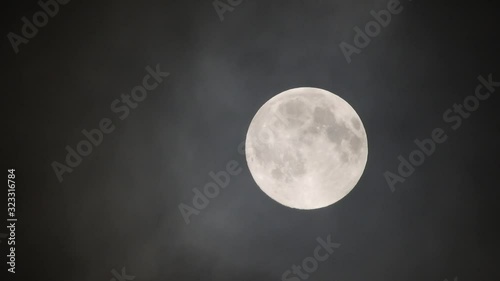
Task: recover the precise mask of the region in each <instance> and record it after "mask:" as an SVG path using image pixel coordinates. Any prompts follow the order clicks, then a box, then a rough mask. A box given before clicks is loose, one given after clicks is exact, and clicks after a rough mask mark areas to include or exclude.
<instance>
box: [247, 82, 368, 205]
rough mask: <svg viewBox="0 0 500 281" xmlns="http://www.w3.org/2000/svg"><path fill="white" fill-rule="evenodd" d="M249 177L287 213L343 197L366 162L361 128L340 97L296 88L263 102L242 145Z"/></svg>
mask: <svg viewBox="0 0 500 281" xmlns="http://www.w3.org/2000/svg"><path fill="white" fill-rule="evenodd" d="M245 156H246V160H247V163H248V167H249V169H250V173H251V174H252V177H253V178H254V180H255V182H256V183H257V185H258V186H259V187H260V189H261V190H262V191H263V192H264V193H266V194H267V195H268V196H269V197H271V198H272V199H274V200H275V201H277V202H278V203H281V204H283V205H285V206H287V207H290V208H296V209H307V210H310V209H318V208H323V207H326V206H329V205H331V204H333V203H335V202H337V201H339V200H340V199H342V198H343V197H344V196H346V195H347V194H348V193H349V192H350V191H351V190H352V189H353V188H354V186H355V185H356V184H357V182H358V181H359V179H360V177H361V175H362V174H363V171H364V169H365V165H366V161H367V158H368V141H367V137H366V132H365V128H364V127H363V123H362V122H361V119H360V118H359V116H358V114H357V113H356V111H355V110H354V109H353V108H352V107H351V106H350V105H349V104H348V103H347V102H346V101H345V100H343V99H342V98H340V97H339V96H337V95H335V94H333V93H331V92H328V91H325V90H322V89H318V88H295V89H291V90H288V91H285V92H282V93H280V94H278V95H276V96H274V97H273V98H271V99H270V100H269V101H267V102H266V103H265V104H264V105H263V106H262V107H261V108H260V109H259V110H258V111H257V113H256V114H255V116H254V118H253V119H252V122H251V123H250V127H249V128H248V132H247V135H246V141H245Z"/></svg>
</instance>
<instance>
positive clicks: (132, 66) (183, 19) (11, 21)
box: [0, 0, 500, 281]
mask: <svg viewBox="0 0 500 281" xmlns="http://www.w3.org/2000/svg"><path fill="white" fill-rule="evenodd" d="M46 1H47V0H42V2H46ZM49 2H50V1H49ZM62 2H64V1H62V0H61V3H62ZM219 2H220V3H223V5H222V6H218V8H219V9H222V8H220V7H226V8H227V7H230V10H228V11H226V12H224V13H223V14H221V13H220V12H219V14H218V12H217V8H216V7H215V6H214V4H213V0H205V1H191V0H177V1H168V0H163V1H148V0H146V1H118V0H110V1H76V0H73V1H69V2H68V3H67V4H58V6H59V8H58V9H59V10H58V11H57V12H54V16H53V17H49V18H48V20H47V21H48V22H47V24H46V25H44V26H43V27H39V28H38V32H37V33H36V34H35V35H33V36H32V38H25V39H22V40H24V41H23V42H25V43H19V42H18V45H16V47H14V45H13V44H12V43H11V39H10V38H11V37H12V35H10V36H11V37H9V34H11V32H12V33H13V34H16V36H19V37H21V36H23V33H22V28H23V24H24V22H23V20H22V18H23V17H26V18H27V19H28V20H29V21H32V20H33V15H34V14H35V13H37V12H38V11H41V10H42V8H41V7H40V6H39V4H37V1H9V2H5V3H4V4H3V5H4V8H3V9H2V12H3V17H2V21H3V27H4V29H3V31H2V32H3V34H4V40H3V41H2V42H3V43H2V55H3V59H2V66H3V69H4V71H3V73H4V74H3V75H2V80H3V81H2V85H4V86H5V88H4V90H3V96H4V101H3V105H4V108H7V112H6V118H4V120H5V121H4V122H5V123H6V130H4V133H3V140H4V141H3V145H2V151H3V155H4V157H3V160H2V163H3V167H4V170H7V169H12V168H14V169H15V170H16V171H15V176H16V215H17V218H18V221H17V222H16V231H15V235H16V236H15V237H16V245H15V246H16V249H15V254H16V265H15V271H16V273H15V274H12V273H10V272H8V271H7V269H8V268H9V267H10V266H9V265H8V264H7V261H8V257H6V256H7V255H8V254H9V247H10V246H8V244H7V239H6V238H2V236H0V240H1V243H0V256H1V257H2V258H0V260H1V261H2V263H3V267H2V273H0V276H6V277H5V278H4V277H2V281H3V280H23V281H24V280H26V281H27V280H51V281H59V280H61V281H130V280H136V281H150V280H151V281H158V280H214V281H226V280H227V281H229V280H241V281H257V280H258V281H280V280H283V281H301V280H305V279H306V280H311V281H368V280H370V281H378V280H380V281H417V280H418V281H423V280H425V281H443V280H445V279H448V280H449V281H451V280H453V279H454V278H455V277H457V279H456V280H460V281H465V280H491V281H494V280H500V271H498V263H499V261H500V259H499V256H498V251H499V250H500V242H499V241H500V240H499V236H500V231H499V230H498V211H499V204H498V199H499V196H500V191H499V189H498V186H499V180H498V171H499V169H500V164H499V156H500V149H499V146H498V144H499V143H500V115H499V114H498V108H499V107H500V97H499V96H498V95H500V86H499V85H498V83H499V82H500V67H499V66H500V64H499V62H500V59H499V58H500V56H499V50H500V40H499V33H498V23H497V21H498V18H499V14H500V13H499V10H498V8H496V7H495V2H494V1H475V2H471V1H458V2H457V1H455V2H453V3H444V2H443V3H442V2H441V1H419V0H414V1H409V0H401V2H400V4H399V9H400V12H399V13H397V14H392V16H391V21H390V23H389V24H387V26H386V27H381V28H380V32H379V33H378V35H376V36H374V37H373V38H371V39H370V42H369V43H368V45H367V46H366V47H364V48H358V49H359V53H354V54H352V55H351V56H350V60H351V61H350V62H348V60H347V59H346V57H345V56H344V54H343V52H342V49H341V48H340V47H339V45H340V44H341V43H342V42H345V43H347V44H350V45H351V46H354V47H355V43H354V38H355V35H356V31H355V28H356V27H359V28H361V29H364V28H365V25H366V24H367V23H368V22H370V21H372V20H374V18H373V16H372V15H371V14H370V11H372V10H374V11H376V12H378V11H380V10H387V6H388V3H389V2H391V0H376V1H366V0H359V1H348V0H341V1H326V0H324V1H321V0H309V1H304V0H301V1H299V0H276V1H263V0H260V1H249V0H243V1H242V2H241V3H240V4H238V3H237V2H238V0H233V1H228V0H220V1H219ZM445 2H446V1H445ZM231 3H233V4H234V7H233V6H231ZM224 5H226V6H224ZM28 35H29V34H28ZM19 37H18V38H19ZM16 49H17V52H16ZM159 72H161V73H160V74H158V73H159ZM166 73H168V74H166ZM147 75H149V76H148V77H149V78H147ZM489 75H491V76H490V77H491V78H490V80H493V81H495V82H493V84H494V83H497V85H496V86H486V85H485V84H484V83H483V84H482V82H481V81H480V79H478V77H480V76H481V77H483V78H484V79H486V80H488V77H489ZM144 81H146V83H149V84H147V85H150V88H151V90H147V91H146V94H145V95H144V94H141V95H142V96H141V101H136V102H133V101H131V100H130V99H129V100H128V102H127V101H126V100H124V99H123V97H124V96H125V97H127V96H128V97H130V94H131V91H133V89H138V88H137V86H141V85H145V84H144V83H145V82H144ZM496 81H498V82H496ZM490 84H491V83H490ZM478 85H483V87H482V89H481V90H480V92H481V93H482V94H483V95H485V94H487V93H488V87H490V88H491V91H490V92H491V95H490V96H489V97H488V98H485V99H484V100H480V101H479V103H478V105H477V106H476V107H477V108H475V109H474V110H473V111H471V112H467V111H466V112H465V113H463V114H464V115H460V113H457V112H455V111H454V110H455V109H454V105H455V104H457V105H461V104H463V102H464V100H465V99H466V98H467V97H469V96H474V94H475V91H476V89H477V87H478ZM296 87H316V88H322V89H325V90H328V91H330V92H333V93H335V94H337V95H338V96H340V97H342V98H343V99H344V100H346V101H347V102H349V104H350V105H351V106H352V107H353V108H354V109H355V110H356V112H357V113H358V115H359V116H360V118H361V120H362V121H363V124H364V127H365V129H366V133H367V136H368V147H369V153H368V162H367V165H366V169H365V171H364V174H363V176H362V177H361V179H360V181H359V182H358V184H357V186H356V187H355V188H354V189H353V190H352V192H351V193H349V194H348V195H347V196H346V197H344V198H343V199H342V200H340V201H339V202H337V203H335V204H333V205H331V206H328V207H325V208H321V209H317V210H308V211H306V210H297V209H291V208H287V207H285V206H283V205H280V204H279V203H277V202H275V201H274V200H272V199H271V198H269V197H268V196H267V195H265V194H264V193H263V192H262V191H261V190H260V189H259V187H258V186H257V185H256V184H255V182H254V180H253V178H252V176H251V174H250V172H249V170H248V167H247V164H246V161H245V156H244V153H243V152H244V151H243V147H242V145H241V144H242V143H243V142H244V140H245V135H246V131H247V129H248V126H249V124H250V122H251V120H252V118H253V116H254V115H255V113H256V112H257V110H258V109H259V108H260V107H261V106H262V105H263V104H264V103H265V102H266V101H267V100H269V99H270V98H271V97H273V96H274V95H276V94H278V93H280V92H283V91H285V90H288V89H291V88H296ZM495 87H496V88H495ZM139 88H140V87H139ZM136 92H137V91H136ZM139 92H140V91H139ZM125 99H126V98H125ZM473 99H474V98H469V101H470V100H473ZM448 109H451V110H452V111H453V112H452V113H449V115H448V119H447V118H445V117H443V115H444V114H445V113H446V112H447V111H448ZM445 115H446V114H445ZM465 116H466V117H465ZM458 119H460V120H461V121H460V125H458V122H459V121H458ZM452 120H453V121H452ZM100 128H105V129H106V130H107V131H108V132H109V133H106V132H103V133H102V138H99V137H98V139H99V140H100V141H96V143H98V145H92V151H91V152H89V153H87V154H88V155H87V156H81V160H80V161H78V159H74V158H72V159H70V162H71V161H73V162H71V163H72V165H73V166H74V167H70V166H68V163H67V159H66V158H67V154H68V150H67V147H69V149H70V150H75V151H76V150H77V147H78V144H79V143H80V142H82V141H86V140H87V137H86V136H85V135H84V134H83V133H82V130H86V131H87V132H90V131H92V130H94V129H100ZM436 128H441V129H442V130H443V132H444V134H446V136H447V138H446V140H445V141H444V142H443V143H440V144H436V148H435V151H434V152H433V153H432V154H431V155H429V156H427V157H426V158H425V161H424V163H423V164H422V165H420V166H418V167H416V168H415V171H414V172H413V173H412V174H411V175H410V176H408V177H407V178H405V180H404V182H397V183H396V184H395V185H394V189H393V190H391V188H390V186H389V184H388V182H387V180H386V177H385V176H384V173H386V172H387V171H389V172H391V173H394V174H397V173H398V165H399V163H400V160H399V159H398V156H399V155H402V157H403V158H405V159H408V157H409V155H410V153H411V152H412V151H414V150H416V149H418V147H417V145H416V144H415V143H414V140H415V139H419V140H423V139H428V138H432V134H433V133H432V132H433V130H435V129H436ZM454 128H456V129H454ZM100 130H102V129H100ZM95 136H98V135H95ZM89 143H90V142H89ZM82 149H83V148H82ZM85 152H88V151H85ZM70 158H71V157H70ZM76 158H78V157H76ZM55 162H57V163H58V164H54V163H55ZM54 165H60V166H58V167H59V169H67V170H66V172H64V173H62V175H60V177H58V175H57V172H55V170H54ZM228 165H230V166H231V167H233V168H234V169H235V170H237V171H238V172H235V173H234V175H231V176H230V179H229V183H228V184H227V186H226V187H224V188H221V189H220V193H219V194H218V196H215V198H212V199H209V200H208V201H209V202H208V206H206V207H205V208H203V209H201V210H197V209H195V210H196V214H192V215H190V216H189V223H186V222H187V221H186V220H185V217H184V216H183V215H182V212H181V210H180V206H190V207H192V208H194V207H193V197H194V196H195V193H193V189H194V188H196V189H198V190H203V187H204V186H205V185H206V184H207V183H209V182H213V181H214V180H213V179H212V177H211V176H210V172H213V173H218V172H220V171H226V170H227V166H228ZM61 167H66V168H61ZM235 167H236V168H235ZM69 170H71V172H69ZM60 179H62V181H61V180H60ZM5 188H6V189H7V187H5ZM0 199H1V200H2V202H4V203H5V205H2V208H4V211H2V212H3V214H4V216H3V217H2V221H3V222H2V223H0V226H2V228H1V229H0V234H1V233H8V229H6V228H5V227H4V225H5V226H7V225H8V223H7V222H6V219H7V212H6V211H7V191H6V190H5V191H4V192H2V193H1V194H0ZM182 204H184V205H182ZM328 236H330V237H331V241H332V242H334V243H338V244H340V246H339V247H337V248H335V249H334V251H333V253H331V254H329V257H328V258H327V259H326V260H324V261H320V262H318V266H317V269H315V270H314V271H313V272H311V273H307V275H308V276H307V278H301V277H299V276H297V275H295V274H290V275H289V277H288V278H289V279H288V280H286V279H284V278H283V277H282V275H283V273H284V272H285V271H287V270H292V267H293V266H294V265H300V266H302V262H303V260H304V259H305V258H307V257H311V256H313V252H314V250H315V248H316V247H317V246H318V245H320V243H319V242H318V239H319V240H321V239H323V240H326V239H327V237H328ZM325 251H326V250H322V252H321V253H322V254H323V253H325ZM122 270H125V271H126V274H127V276H128V277H127V278H128V279H127V278H124V279H123V277H122V280H120V278H118V277H117V275H116V274H118V275H120V273H121V272H122ZM132 276H133V277H132ZM113 278H114V280H113ZM294 278H295V279H294Z"/></svg>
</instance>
